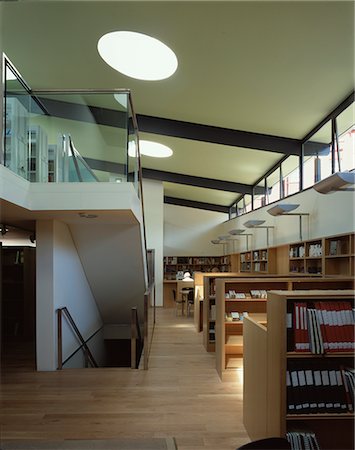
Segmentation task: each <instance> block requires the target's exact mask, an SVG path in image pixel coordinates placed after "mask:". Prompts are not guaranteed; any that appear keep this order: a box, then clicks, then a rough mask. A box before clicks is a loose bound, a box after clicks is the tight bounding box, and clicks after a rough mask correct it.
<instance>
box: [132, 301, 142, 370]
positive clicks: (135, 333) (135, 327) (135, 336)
mask: <svg viewBox="0 0 355 450" xmlns="http://www.w3.org/2000/svg"><path fill="white" fill-rule="evenodd" d="M137 341H138V342H142V334H141V329H140V326H139V321H138V313H137V307H133V308H132V310H131V369H137V368H138V364H137Z"/></svg>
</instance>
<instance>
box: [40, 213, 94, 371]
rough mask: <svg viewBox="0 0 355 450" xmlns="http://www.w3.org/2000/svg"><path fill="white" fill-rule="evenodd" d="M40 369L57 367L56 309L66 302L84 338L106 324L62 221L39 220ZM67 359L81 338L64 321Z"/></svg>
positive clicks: (64, 350) (66, 227)
mask: <svg viewBox="0 0 355 450" xmlns="http://www.w3.org/2000/svg"><path fill="white" fill-rule="evenodd" d="M36 240H37V256H36V258H37V275H36V276H37V369H38V370H55V369H56V367H57V347H56V345H57V325H56V324H57V322H56V320H57V316H56V309H57V308H60V307H63V306H66V307H67V308H68V310H69V312H70V313H71V315H72V316H73V318H74V321H75V322H76V324H77V326H78V328H79V330H80V332H81V334H82V335H83V337H84V339H87V338H88V337H89V336H90V335H91V334H93V333H94V332H95V331H96V330H97V329H98V328H100V327H101V325H102V320H101V317H100V314H99V311H98V309H97V306H96V303H95V299H94V297H93V295H92V292H91V289H90V286H89V284H88V282H87V279H86V276H85V273H84V271H83V268H82V265H81V262H80V259H79V257H78V254H77V251H76V248H75V245H74V243H73V240H72V237H71V234H70V231H69V228H68V226H67V225H66V224H64V223H62V222H59V221H50V220H43V221H38V222H37V228H36ZM63 325H64V326H63V359H65V358H66V357H67V356H69V355H70V354H71V353H72V352H73V351H74V350H75V349H76V348H77V347H78V341H77V339H76V338H75V336H74V335H73V333H72V331H71V330H70V329H69V327H68V326H67V324H66V321H65V319H64V323H63Z"/></svg>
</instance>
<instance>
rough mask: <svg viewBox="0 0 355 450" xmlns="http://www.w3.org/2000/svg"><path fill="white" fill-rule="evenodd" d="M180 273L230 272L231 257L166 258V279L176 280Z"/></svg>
mask: <svg viewBox="0 0 355 450" xmlns="http://www.w3.org/2000/svg"><path fill="white" fill-rule="evenodd" d="M179 272H180V273H183V272H190V273H191V275H193V274H194V273H195V272H230V257H229V255H226V256H164V279H165V280H176V279H177V277H178V276H179Z"/></svg>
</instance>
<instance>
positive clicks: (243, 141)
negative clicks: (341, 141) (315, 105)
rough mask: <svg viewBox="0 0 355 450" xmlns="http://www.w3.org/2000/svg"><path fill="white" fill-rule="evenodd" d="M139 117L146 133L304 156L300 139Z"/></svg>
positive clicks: (141, 127) (140, 125)
mask: <svg viewBox="0 0 355 450" xmlns="http://www.w3.org/2000/svg"><path fill="white" fill-rule="evenodd" d="M136 116H137V122H138V129H139V131H141V132H145V133H153V134H162V135H164V136H172V137H178V138H183V139H192V140H195V141H204V142H212V143H214V144H222V145H230V146H234V147H243V148H252V149H256V150H264V151H270V152H276V153H284V154H285V155H300V154H301V143H300V141H299V140H297V139H291V138H285V137H280V136H270V135H267V134H260V133H252V132H248V131H239V130H232V129H230V128H221V127H215V126H211V125H201V124H197V123H190V122H182V121H181V120H172V119H163V118H161V117H152V116H146V115H143V114H137V115H136Z"/></svg>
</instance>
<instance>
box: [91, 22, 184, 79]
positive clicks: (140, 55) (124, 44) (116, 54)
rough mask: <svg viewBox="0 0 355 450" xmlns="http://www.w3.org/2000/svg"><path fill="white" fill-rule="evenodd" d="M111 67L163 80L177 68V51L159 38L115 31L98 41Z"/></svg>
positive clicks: (140, 76)
mask: <svg viewBox="0 0 355 450" xmlns="http://www.w3.org/2000/svg"><path fill="white" fill-rule="evenodd" d="M97 49H98V52H99V54H100V56H101V58H102V59H103V60H104V61H105V62H106V63H107V64H108V65H109V66H111V67H112V68H114V69H115V70H117V71H118V72H121V73H123V74H124V75H127V76H129V77H132V78H137V79H138V80H164V79H165V78H168V77H170V76H171V75H172V74H173V73H174V72H175V70H176V69H177V65H178V62H177V58H176V55H175V53H174V52H173V51H172V50H171V49H170V48H169V47H168V46H167V45H165V44H163V43H162V42H161V41H159V40H158V39H155V38H153V37H151V36H147V35H146V34H141V33H135V32H133V31H113V32H111V33H107V34H105V35H103V36H102V37H101V38H100V39H99V42H98V44H97Z"/></svg>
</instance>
